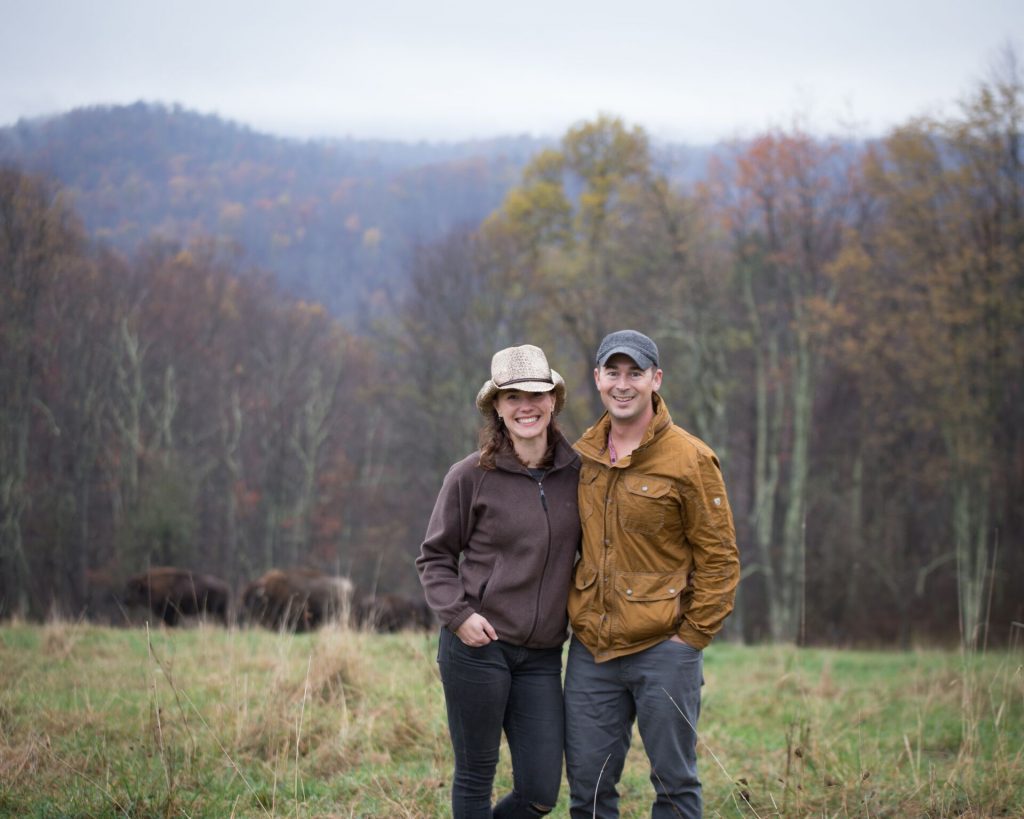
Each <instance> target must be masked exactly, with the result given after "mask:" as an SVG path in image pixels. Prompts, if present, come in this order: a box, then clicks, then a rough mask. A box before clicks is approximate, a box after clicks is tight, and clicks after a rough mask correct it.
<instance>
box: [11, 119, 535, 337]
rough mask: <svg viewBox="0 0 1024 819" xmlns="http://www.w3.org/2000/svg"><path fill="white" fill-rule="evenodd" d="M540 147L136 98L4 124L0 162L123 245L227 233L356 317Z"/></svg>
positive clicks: (494, 195) (258, 259)
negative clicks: (302, 124)
mask: <svg viewBox="0 0 1024 819" xmlns="http://www.w3.org/2000/svg"><path fill="white" fill-rule="evenodd" d="M544 145H545V143H544V142H543V141H542V140H539V139H536V138H531V137H510V138H502V139H495V140H492V141H479V142H464V143H452V144H428V143H416V144H411V143H410V144H405V143H394V142H378V141H357V140H351V139H344V140H342V139H339V140H331V141H316V142H312V141H310V142H303V141H299V140H290V139H281V138H277V137H273V136H269V135H266V134H261V133H257V132H255V131H253V130H251V129H249V128H247V127H244V126H242V125H239V124H237V123H233V122H228V121H225V120H223V119H221V118H219V117H216V116H212V115H203V114H198V113H195V112H192V111H188V110H185V109H183V108H181V107H179V106H170V107H169V106H164V105H152V104H144V103H136V104H135V105H130V106H119V107H92V108H83V109H77V110H74V111H71V112H69V113H67V114H63V115H61V116H56V117H51V118H46V119H37V120H22V121H19V122H18V123H17V124H15V125H13V126H10V127H6V128H2V129H0V164H9V165H15V166H17V167H19V168H22V169H25V170H28V171H33V172H41V173H45V174H47V175H50V176H52V177H54V178H55V179H56V180H57V181H58V182H59V183H60V184H61V185H62V186H64V187H65V188H66V189H67V190H68V191H69V192H70V193H71V194H72V195H73V197H74V204H75V207H76V209H77V210H78V212H79V213H80V215H81V216H82V218H83V219H84V221H85V224H86V227H87V229H88V230H89V231H90V233H91V234H92V235H94V236H96V237H98V238H100V239H103V240H104V241H106V242H108V243H109V244H112V245H114V246H115V247H117V248H120V249H121V250H124V251H126V252H129V253H131V252H133V251H134V250H135V249H136V248H137V247H138V245H139V243H140V242H144V241H147V240H151V239H154V238H167V239H171V240H184V241H187V240H189V239H191V238H194V237H196V236H214V237H218V238H223V239H227V240H231V241H234V242H236V243H237V244H238V246H239V247H241V248H242V250H243V253H244V254H245V259H246V260H247V261H248V262H250V263H251V264H254V265H257V266H258V267H260V268H262V269H265V270H269V271H271V272H272V273H273V274H275V275H276V276H277V278H278V280H279V281H280V283H281V284H282V285H283V286H284V288H285V289H287V290H288V291H290V292H292V293H294V294H295V295H297V296H300V297H302V298H306V299H310V300H315V301H319V302H321V303H323V304H324V305H326V306H327V307H328V308H329V309H330V310H331V311H332V312H334V313H336V314H337V315H339V316H345V317H352V316H354V315H357V314H359V315H365V314H366V308H367V307H372V305H373V304H374V303H378V304H379V303H381V302H382V300H384V299H385V298H386V295H387V292H388V291H389V289H391V288H393V287H394V286H395V285H396V284H398V283H399V282H400V281H401V278H402V271H403V270H404V269H405V268H406V263H407V261H408V258H409V254H410V252H411V250H412V249H413V248H414V247H415V246H416V245H417V244H418V243H423V242H430V241H432V240H435V239H438V238H439V237H441V236H443V235H445V234H447V233H449V232H450V231H452V230H453V229H455V228H457V227H460V226H463V225H468V226H475V225H476V224H478V223H479V222H480V220H481V219H482V218H483V217H485V216H486V215H487V214H488V213H490V212H491V211H492V210H493V209H494V208H495V207H496V206H497V205H498V204H499V203H500V201H501V199H502V197H503V195H504V193H505V191H506V190H507V189H508V188H509V187H510V186H511V185H513V184H515V183H516V182H517V181H518V179H519V174H520V172H521V170H522V168H523V166H524V165H525V164H526V163H527V162H528V161H529V159H530V158H531V157H532V156H533V155H534V154H535V153H536V152H537V151H538V150H540V149H541V148H542V147H544ZM371 312H372V310H371Z"/></svg>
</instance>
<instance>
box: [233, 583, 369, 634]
mask: <svg viewBox="0 0 1024 819" xmlns="http://www.w3.org/2000/svg"><path fill="white" fill-rule="evenodd" d="M351 599H352V581H351V580H349V579H348V578H347V577H340V576H334V575H328V574H324V573H323V572H319V571H316V570H315V569H271V570H270V571H268V572H267V573H266V574H264V575H263V576H262V577H260V578H258V579H256V580H254V581H252V582H251V583H249V584H248V585H247V586H246V587H245V589H244V590H243V592H242V610H243V613H244V616H246V617H247V618H248V619H249V620H250V621H252V622H256V623H259V624H261V625H264V626H266V627H267V628H274V629H284V630H286V631H297V632H298V631H312V630H313V629H316V628H318V627H320V626H321V625H323V624H324V623H327V622H329V621H332V620H340V621H342V622H345V621H347V620H348V614H349V606H350V604H351Z"/></svg>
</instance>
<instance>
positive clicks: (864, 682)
mask: <svg viewBox="0 0 1024 819" xmlns="http://www.w3.org/2000/svg"><path fill="white" fill-rule="evenodd" d="M435 652H436V636H434V635H423V634H415V633H405V634H398V635H385V636H381V635H375V634H370V633H365V632H361V631H356V630H351V629H346V628H341V627H331V628H327V629H324V630H322V631H319V632H317V633H315V634H309V635H291V634H283V633H273V632H268V631H263V630H259V629H231V630H225V629H222V628H219V627H214V626H206V625H202V624H200V625H198V626H197V627H194V628H188V629H183V630H176V631H172V630H167V629H164V628H163V627H159V628H153V629H151V630H146V629H138V628H137V629H109V628H101V627H97V626H92V625H89V624H85V623H80V622H74V621H60V620H54V621H53V622H50V623H47V624H45V625H42V626H39V625H30V624H25V623H9V624H6V625H4V626H3V627H2V628H0V815H4V816H7V815H10V816H23V815H35V816H83V817H84V816H89V817H92V816H111V817H114V816H133V817H143V816H144V817H150V816H152V817H156V816H165V817H169V816H211V817H213V816H216V817H221V816H239V817H242V816H245V817H248V816H257V817H258V816H273V817H283V816H296V817H299V816H301V817H373V816H380V817H442V816H447V815H448V813H449V811H448V788H449V784H450V774H451V752H450V748H449V743H448V738H447V731H446V724H445V716H444V706H443V697H442V694H441V687H440V683H439V680H438V677H437V670H436V664H435V661H434V658H435ZM1022 659H1024V654H1022V651H1021V649H1019V648H1017V649H1014V650H1011V651H1007V652H1001V653H995V652H989V653H988V654H986V655H981V654H958V653H956V652H940V651H916V652H911V653H902V654H901V653H889V652H852V651H831V650H811V649H794V648H791V647H769V646H764V647H740V646H734V645H726V644H722V645H713V646H712V647H711V648H709V649H708V651H707V652H706V656H705V676H706V678H707V685H706V687H705V695H704V708H703V713H702V717H701V723H700V725H699V731H700V734H701V749H700V753H701V766H702V767H701V771H702V777H703V780H704V783H705V804H706V815H708V816H760V817H767V816H872V817H874V816H891V817H897V816H900V817H902V816H922V817H924V816H928V817H953V816H969V817H982V816H986V817H987V816H1017V815H1024V767H1022V766H1024V758H1022V754H1024V679H1022V671H1021V662H1022ZM509 782H510V769H509V763H508V755H507V752H503V756H502V763H501V765H500V768H499V773H498V782H497V784H496V788H497V789H498V790H500V789H502V788H507V787H508V786H509ZM620 791H621V793H622V804H623V810H622V816H623V817H641V816H647V815H648V814H649V803H650V798H651V785H650V783H649V770H648V766H647V762H646V759H645V757H644V755H643V751H642V747H641V744H640V742H639V740H638V739H637V740H636V741H635V742H634V748H633V749H632V751H631V752H630V757H629V759H628V761H627V765H626V770H625V773H624V775H623V779H622V782H621V784H620ZM566 802H567V799H566V792H565V789H564V788H563V793H562V799H561V801H560V803H559V806H558V808H557V809H556V815H558V814H561V815H564V814H565V813H566V807H565V806H566Z"/></svg>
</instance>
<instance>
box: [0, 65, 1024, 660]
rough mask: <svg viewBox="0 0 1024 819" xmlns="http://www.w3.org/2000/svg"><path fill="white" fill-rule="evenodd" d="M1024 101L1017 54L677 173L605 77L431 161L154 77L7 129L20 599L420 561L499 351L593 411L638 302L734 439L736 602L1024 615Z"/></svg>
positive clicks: (879, 621) (10, 516) (824, 627)
mask: <svg viewBox="0 0 1024 819" xmlns="http://www.w3.org/2000/svg"><path fill="white" fill-rule="evenodd" d="M126 117H127V118H129V120H130V121H131V123H132V126H131V127H130V128H125V127H123V124H124V121H125V118H126ZM1022 117H1024V77H1022V74H1021V72H1020V70H1019V68H1018V67H1017V66H1016V64H1015V63H1014V62H1013V60H1012V59H1008V60H1007V61H1006V63H1005V65H1004V66H1003V68H1002V69H999V70H996V71H994V72H993V73H992V74H991V75H990V76H989V77H988V78H987V79H986V80H983V81H981V82H979V83H978V84H977V86H976V87H975V88H974V89H973V90H972V91H971V92H970V93H969V94H968V95H967V96H966V97H965V98H964V99H963V101H962V104H961V105H960V107H959V110H958V113H957V114H956V115H955V116H951V117H949V118H946V119H929V118H916V119H913V120H909V121H907V122H906V123H905V124H904V125H902V126H901V127H899V128H896V129H894V130H893V131H892V132H890V133H888V134H887V135H886V136H885V137H884V138H881V139H878V140H871V141H864V140H852V139H838V138H837V139H829V138H823V137H812V136H811V135H809V134H807V133H804V132H803V131H802V130H801V129H800V128H799V127H798V126H793V127H791V128H788V129H774V130H767V131H765V132H763V133H761V134H758V135H756V136H754V137H752V138H750V139H745V140H743V141H741V142H736V143H735V144H729V145H722V146H719V147H718V148H716V150H715V151H714V152H713V154H712V155H710V156H703V155H702V157H701V159H700V168H701V173H700V174H698V175H690V176H686V177H685V178H683V177H682V176H680V175H679V174H675V173H669V172H667V171H666V162H665V156H666V154H665V148H664V146H657V145H654V144H652V141H651V139H650V138H649V136H648V135H647V134H646V133H645V131H644V130H643V129H642V128H640V127H637V126H632V125H630V124H628V123H626V122H623V121H622V120H620V119H618V118H616V117H614V116H610V115H602V116H599V117H596V118H594V119H593V120H591V121H587V122H582V123H579V124H577V125H575V126H574V127H572V128H570V129H569V130H568V131H567V132H566V133H565V134H564V135H563V136H562V137H561V139H560V140H558V141H557V142H551V143H550V144H534V143H530V142H529V140H513V141H511V142H509V143H507V144H504V145H502V146H500V147H499V148H495V147H494V146H490V147H488V148H487V149H486V150H483V149H482V148H481V146H474V148H473V150H469V149H467V150H466V153H464V154H462V155H451V154H444V153H443V152H442V149H441V148H439V147H436V146H435V147H433V148H431V147H430V146H421V149H422V151H423V152H426V153H427V154H430V152H431V151H433V152H434V154H433V156H432V158H431V159H430V160H429V162H428V163H427V164H418V165H416V164H404V165H403V161H402V160H401V158H398V159H395V156H396V155H397V154H400V153H401V151H400V150H399V149H398V148H397V147H393V152H395V153H393V154H392V155H391V156H392V160H393V164H392V165H390V166H388V168H389V169H383V170H382V165H381V162H382V160H381V159H380V158H379V156H378V158H374V156H373V154H371V153H370V152H366V153H360V151H359V150H357V148H358V146H352V145H350V146H347V148H346V146H344V145H340V146H339V145H337V144H335V145H316V144H301V145H299V144H295V143H288V142H286V141H283V140H273V139H271V138H262V137H257V136H256V135H253V134H251V133H249V132H246V131H245V130H244V129H240V128H238V127H237V126H231V125H228V124H225V123H222V122H220V121H219V120H216V119H215V118H199V117H197V116H195V115H189V114H187V112H182V111H181V110H179V109H166V108H162V107H159V106H145V105H139V106H133V107H130V108H128V109H106V110H100V109H97V110H92V111H86V112H74V113H72V114H69V115H67V116H65V117H61V118H58V119H56V120H51V121H45V122H36V123H19V124H18V125H17V126H14V127H13V128H10V129H4V131H3V132H0V156H2V157H3V161H4V163H5V164H4V166H3V168H2V170H0V395H2V396H3V399H2V404H0V616H11V615H15V614H17V615H21V616H25V617H29V618H45V617H46V616H48V615H49V614H50V613H51V612H58V613H61V614H66V615H70V616H75V617H78V616H85V617H95V618H97V619H109V620H113V621H115V622H116V621H117V617H118V613H117V610H116V607H115V606H114V605H113V604H112V592H113V591H114V590H116V589H117V588H118V587H119V584H120V583H122V582H123V580H124V578H125V577H126V576H128V575H129V574H132V573H134V572H136V571H139V570H141V569H144V568H146V567H147V566H150V565H167V564H170V565H177V566H184V567H188V568H193V569H195V570H200V571H205V572H210V573H213V574H216V575H219V576H221V577H224V578H225V579H227V580H228V581H229V582H230V583H231V584H232V585H233V586H235V587H236V588H237V587H238V586H239V585H240V584H242V583H243V582H244V581H245V580H246V579H248V578H251V577H254V576H256V575H258V574H260V573H261V572H262V571H264V570H265V569H267V568H270V567H275V566H298V565H304V566H310V567H316V568H320V569H323V570H326V571H330V572H333V573H337V574H346V575H350V576H351V577H352V578H353V580H354V581H355V582H356V583H357V585H360V586H363V587H373V588H390V589H396V590H401V591H404V592H406V593H415V592H416V590H417V588H418V586H417V581H416V576H415V571H414V569H413V565H412V561H413V559H414V557H415V555H416V554H417V552H418V547H419V541H420V538H421V537H422V534H423V530H424V527H425V525H426V520H427V516H428V515H429V511H430V508H431V506H432V503H433V500H434V497H435V495H436V493H437V490H438V488H439V486H440V483H441V479H442V477H443V475H444V473H445V471H446V469H447V467H448V466H449V465H450V464H451V463H452V462H453V461H455V460H456V459H458V458H460V457H461V456H463V455H464V454H466V453H468V452H469V451H471V450H472V449H473V448H474V447H475V445H476V434H477V426H478V414H477V411H476V409H475V407H474V404H473V398H474V396H475V394H476V391H477V390H478V388H479V387H480V384H481V383H482V382H483V381H484V380H485V379H486V378H487V377H488V374H489V370H488V367H489V362H490V357H491V355H492V353H493V352H494V351H495V350H497V349H500V348H502V347H505V346H508V345H511V344H520V343H525V342H531V343H535V344H539V345H540V346H542V347H543V348H544V349H545V351H546V352H547V354H548V357H549V359H550V361H551V363H552V365H553V366H554V367H555V368H556V369H558V370H559V371H560V372H561V373H562V374H563V375H564V376H565V378H566V382H567V386H568V401H567V406H566V409H565V411H564V412H563V415H562V417H561V419H560V423H561V426H562V427H563V429H564V430H565V431H566V433H567V434H568V435H569V436H570V438H572V437H574V436H576V435H578V434H580V433H581V432H582V431H583V430H584V429H585V428H586V427H587V425H588V424H590V423H591V422H592V421H593V420H594V419H595V418H596V417H597V414H598V411H599V408H600V405H599V402H598V401H597V398H596V394H595V391H594V389H593V382H592V376H591V372H592V369H593V354H594V350H595V349H596V346H597V343H598V341H599V340H600V339H601V337H602V336H603V335H604V334H605V333H606V332H609V331H611V330H614V329H620V328H623V327H634V328H636V329H640V330H643V331H644V332H646V333H648V334H649V335H651V336H652V337H653V338H655V339H656V340H657V342H658V344H659V347H660V348H661V355H662V366H663V369H664V371H665V377H664V383H663V386H662V389H661V393H662V395H663V396H664V398H665V400H666V402H667V404H668V406H669V408H670V411H671V413H672V416H673V418H674V420H675V421H676V422H677V423H679V424H680V425H681V426H683V427H685V428H686V429H688V430H690V431H691V432H693V433H694V434H696V435H698V436H699V437H701V438H702V439H704V440H705V441H707V442H708V443H709V444H710V445H711V446H712V447H714V449H715V450H716V452H717V453H718V455H719V457H720V459H721V462H722V464H723V469H724V472H725V477H726V482H727V485H728V487H729V492H730V500H731V504H732V507H733V511H734V514H735V517H736V524H737V532H738V538H739V543H740V549H741V556H742V561H743V580H742V582H741V587H740V593H739V598H738V603H737V608H736V612H735V613H734V615H733V617H732V618H730V620H729V621H728V625H727V628H726V634H727V635H728V636H729V637H730V638H731V639H736V640H745V641H768V640H772V641H784V642H795V643H798V644H837V645H847V644H861V645H864V644H870V645H903V646H906V645H910V644H913V643H917V642H956V641H958V640H961V639H962V640H963V641H964V642H965V643H967V644H969V645H974V646H982V645H993V644H998V643H1005V642H1006V641H1007V640H1009V639H1010V638H1012V637H1013V635H1014V634H1015V632H1014V629H1018V630H1019V629H1020V628H1022V626H1021V622H1022V621H1024V597H1022V595H1021V589H1022V588H1024V550H1022V548H1021V544H1022V540H1024V481H1022V477H1024V156H1022V149H1024V140H1022V133H1021V125H1022ZM104 122H106V123H107V127H108V128H109V130H108V131H106V132H105V131H104V130H103V127H101V126H102V124H103V123H104ZM113 125H116V126H117V127H113ZM86 126H88V127H86ZM200 126H201V127H200ZM75 128H79V129H80V130H75ZM104 133H106V134H107V135H108V137H104ZM55 134H57V135H60V134H63V135H64V136H63V138H62V139H57V138H56V137H55ZM110 134H117V135H119V136H118V138H119V139H121V140H127V142H124V141H122V142H118V141H116V140H115V141H114V142H111V141H110V139H109V135H110ZM129 135H131V136H129ZM185 137H187V139H186V138H185ZM128 144H130V145H131V146H132V149H131V150H130V151H129V150H127V149H126V147H125V146H126V145H128ZM243 144H244V145H250V144H259V145H260V146H262V147H261V148H260V150H261V151H262V153H258V152H257V153H251V152H249V153H245V152H241V151H240V149H239V146H240V145H243ZM61 146H64V148H63V149H61ZM168 146H171V147H168ZM474 151H476V152H475V153H474ZM487 151H490V153H487ZM517 151H518V152H517ZM386 153H387V152H386V151H385V152H384V154H386ZM384 154H380V155H384ZM90 163H92V164H90ZM302 167H305V168H307V169H308V173H303V172H300V170H299V169H300V168H302ZM367 168H373V172H372V173H371V172H370V171H368V170H367ZM140 169H147V170H146V171H145V173H143V172H142V170H140ZM154 180H157V181H154ZM296 180H316V183H315V185H314V187H313V188H302V189H301V190H304V191H306V193H305V194H304V195H303V196H301V197H300V196H298V195H297V193H296V192H295V191H296V189H295V188H293V187H291V186H293V185H296V184H297V182H296ZM243 181H244V183H245V184H244V185H243V184H241V183H242V182H243ZM158 182H159V183H158ZM310 184H313V183H310ZM243 192H245V193H244V195H243ZM113 212H116V213H117V214H119V216H118V217H117V218H116V219H111V218H110V214H111V213H113ZM428 217H429V218H428ZM403 220H405V221H403ZM242 226H244V229H242ZM394 236H404V237H405V240H404V241H403V242H401V243H397V242H396V243H394V247H395V248H397V249H396V250H395V251H394V252H393V253H392V252H391V251H389V252H388V254H384V253H383V251H382V250H381V248H382V247H390V246H389V245H388V244H387V243H388V242H389V241H391V240H392V238H393V237H394ZM289 254H292V255H289ZM285 257H288V260H289V262H288V266H287V270H288V271H289V273H288V275H283V274H281V273H280V272H279V270H280V269H282V268H280V266H279V263H280V262H281V260H282V259H284V258H285ZM317 294H319V295H317Z"/></svg>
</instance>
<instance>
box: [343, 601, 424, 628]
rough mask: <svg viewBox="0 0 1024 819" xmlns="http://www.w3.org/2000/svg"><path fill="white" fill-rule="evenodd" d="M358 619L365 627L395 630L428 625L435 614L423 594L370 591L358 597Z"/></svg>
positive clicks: (356, 612)
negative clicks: (374, 592)
mask: <svg viewBox="0 0 1024 819" xmlns="http://www.w3.org/2000/svg"><path fill="white" fill-rule="evenodd" d="M355 617H356V622H357V623H358V624H359V625H360V626H361V627H362V628H367V629H372V630H373V631H381V632H387V633H393V632H396V631H401V630H402V629H429V628H431V627H432V626H433V625H434V614H433V612H432V611H431V610H430V607H429V606H428V605H427V603H426V601H425V600H424V599H423V598H422V597H416V598H411V597H403V596H402V595H400V594H368V595H366V596H364V597H361V598H360V599H359V602H358V603H357V605H356V611H355Z"/></svg>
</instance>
